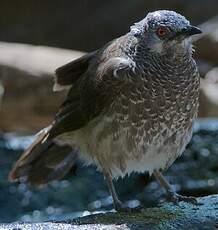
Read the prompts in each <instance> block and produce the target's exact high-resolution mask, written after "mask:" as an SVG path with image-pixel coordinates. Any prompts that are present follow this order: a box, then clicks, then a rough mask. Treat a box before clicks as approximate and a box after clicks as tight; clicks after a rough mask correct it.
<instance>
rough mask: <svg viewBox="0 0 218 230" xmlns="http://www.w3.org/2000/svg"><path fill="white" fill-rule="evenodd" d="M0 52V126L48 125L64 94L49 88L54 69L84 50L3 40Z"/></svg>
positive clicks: (33, 128) (20, 128) (28, 127)
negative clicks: (0, 99) (0, 98)
mask: <svg viewBox="0 0 218 230" xmlns="http://www.w3.org/2000/svg"><path fill="white" fill-rule="evenodd" d="M0 53H1V56H0V96H1V97H2V101H1V102H2V103H1V110H0V128H1V130H3V131H9V130H10V131H14V130H16V131H25V129H26V130H31V131H37V130H39V129H41V128H42V127H45V126H47V125H48V124H49V122H51V119H52V116H51V115H52V114H54V113H55V111H57V108H58V105H60V103H61V102H62V101H63V98H64V95H65V93H64V92H62V93H54V92H53V91H52V87H53V79H52V78H53V76H54V71H55V69H56V68H57V67H59V66H61V65H63V64H66V63H67V62H69V61H71V60H73V59H75V58H78V57H80V56H81V55H82V54H83V53H82V52H79V51H71V50H65V49H58V48H51V47H43V46H32V45H25V44H18V43H6V42H0Z"/></svg>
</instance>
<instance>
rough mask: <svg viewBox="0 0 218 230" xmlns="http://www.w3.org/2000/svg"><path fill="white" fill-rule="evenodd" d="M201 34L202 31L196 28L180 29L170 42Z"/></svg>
mask: <svg viewBox="0 0 218 230" xmlns="http://www.w3.org/2000/svg"><path fill="white" fill-rule="evenodd" d="M201 33H202V31H201V30H200V29H199V28H198V27H195V26H189V27H186V28H184V29H182V30H181V31H178V32H177V33H175V34H174V35H173V36H172V37H171V38H170V40H173V39H175V38H177V37H190V36H192V35H195V34H201Z"/></svg>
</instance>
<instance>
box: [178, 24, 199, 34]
mask: <svg viewBox="0 0 218 230" xmlns="http://www.w3.org/2000/svg"><path fill="white" fill-rule="evenodd" d="M180 33H181V35H185V36H192V35H195V34H201V33H202V31H201V30H200V29H199V28H198V27H195V26H189V27H187V28H185V29H182V31H181V32H180Z"/></svg>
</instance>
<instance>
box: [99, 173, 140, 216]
mask: <svg viewBox="0 0 218 230" xmlns="http://www.w3.org/2000/svg"><path fill="white" fill-rule="evenodd" d="M103 174H104V178H105V180H106V182H107V185H108V188H109V191H110V194H111V196H112V198H113V204H114V209H115V210H116V211H120V212H137V211H140V210H141V207H136V208H129V207H126V206H125V205H124V204H123V203H122V202H121V201H120V200H119V198H118V196H117V193H116V190H115V187H114V183H113V179H112V177H111V175H110V173H108V172H106V171H103Z"/></svg>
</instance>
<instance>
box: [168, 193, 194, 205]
mask: <svg viewBox="0 0 218 230" xmlns="http://www.w3.org/2000/svg"><path fill="white" fill-rule="evenodd" d="M168 200H169V201H170V202H173V203H174V204H178V203H179V202H180V201H184V202H187V203H191V204H195V205H197V204H198V201H197V199H196V198H195V197H193V196H182V195H179V194H178V193H176V192H172V191H169V192H168Z"/></svg>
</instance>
